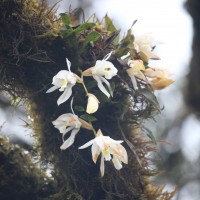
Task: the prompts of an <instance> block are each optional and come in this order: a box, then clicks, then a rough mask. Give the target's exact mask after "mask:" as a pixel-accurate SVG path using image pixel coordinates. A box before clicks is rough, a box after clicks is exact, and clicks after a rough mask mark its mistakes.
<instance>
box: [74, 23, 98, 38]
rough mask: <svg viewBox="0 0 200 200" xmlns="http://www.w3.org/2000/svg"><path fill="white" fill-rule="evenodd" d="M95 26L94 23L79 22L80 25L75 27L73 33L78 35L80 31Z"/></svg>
mask: <svg viewBox="0 0 200 200" xmlns="http://www.w3.org/2000/svg"><path fill="white" fill-rule="evenodd" d="M94 26H95V23H89V22H88V23H84V24H81V25H80V26H78V27H77V28H76V29H75V33H76V34H77V35H79V34H80V33H81V32H83V31H85V30H88V29H91V28H93V27H94Z"/></svg>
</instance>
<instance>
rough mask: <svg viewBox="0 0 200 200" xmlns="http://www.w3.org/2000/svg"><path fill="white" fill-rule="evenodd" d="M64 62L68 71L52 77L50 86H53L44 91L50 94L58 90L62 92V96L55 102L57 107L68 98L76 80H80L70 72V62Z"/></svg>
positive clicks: (62, 71)
mask: <svg viewBox="0 0 200 200" xmlns="http://www.w3.org/2000/svg"><path fill="white" fill-rule="evenodd" d="M66 62H67V66H68V70H61V71H59V72H58V73H57V74H56V75H55V76H54V77H53V81H52V84H53V85H54V86H52V87H51V88H50V89H48V90H47V91H46V93H50V92H53V91H54V90H56V89H58V88H59V91H60V92H63V94H62V95H61V96H60V97H59V98H58V100H57V104H58V105H60V104H61V103H64V102H65V101H67V100H68V99H69V98H70V96H71V95H72V87H73V86H74V85H75V84H76V82H77V80H78V81H79V80H80V78H79V77H78V76H77V75H76V74H74V73H72V72H71V70H70V67H71V62H70V61H69V60H68V59H66Z"/></svg>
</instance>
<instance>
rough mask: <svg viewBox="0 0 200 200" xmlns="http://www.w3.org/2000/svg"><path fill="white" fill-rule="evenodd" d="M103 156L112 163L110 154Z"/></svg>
mask: <svg viewBox="0 0 200 200" xmlns="http://www.w3.org/2000/svg"><path fill="white" fill-rule="evenodd" d="M102 154H103V152H102ZM103 155H104V157H105V160H106V161H110V160H111V155H110V153H106V154H103Z"/></svg>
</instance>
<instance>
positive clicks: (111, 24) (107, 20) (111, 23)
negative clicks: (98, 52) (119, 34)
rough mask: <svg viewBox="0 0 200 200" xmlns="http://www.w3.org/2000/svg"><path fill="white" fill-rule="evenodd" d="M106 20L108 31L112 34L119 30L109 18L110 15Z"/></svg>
mask: <svg viewBox="0 0 200 200" xmlns="http://www.w3.org/2000/svg"><path fill="white" fill-rule="evenodd" d="M104 19H105V27H106V29H107V31H110V32H111V33H113V32H116V31H117V29H116V27H115V26H114V24H113V22H112V20H111V19H110V17H108V15H106V16H105V18H104Z"/></svg>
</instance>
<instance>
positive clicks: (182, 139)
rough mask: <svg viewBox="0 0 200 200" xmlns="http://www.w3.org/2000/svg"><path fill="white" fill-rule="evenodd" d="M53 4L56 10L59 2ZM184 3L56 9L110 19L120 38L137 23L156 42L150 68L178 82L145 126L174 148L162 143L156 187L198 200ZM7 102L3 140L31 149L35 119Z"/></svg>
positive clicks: (90, 0)
mask: <svg viewBox="0 0 200 200" xmlns="http://www.w3.org/2000/svg"><path fill="white" fill-rule="evenodd" d="M49 2H50V3H51V4H52V5H53V4H54V3H56V2H57V1H56V0H49ZM184 3H185V1H184V0H162V1H161V0H123V1H122V0H101V1H98V0H71V1H69V0H63V1H61V2H60V3H59V4H58V5H57V8H58V13H61V12H68V11H69V9H71V10H73V9H75V8H77V7H82V8H83V10H84V15H85V19H86V20H87V19H88V17H90V16H91V15H92V14H93V13H95V14H96V15H97V17H98V18H99V19H102V18H103V17H104V16H105V14H106V13H107V14H108V15H109V17H110V18H111V19H113V21H114V24H115V25H116V27H118V28H119V29H121V36H122V37H123V35H124V34H125V32H126V31H127V30H128V29H129V28H130V27H131V25H132V23H133V21H134V20H138V21H137V23H136V24H135V25H134V27H133V32H134V33H135V34H137V35H139V34H151V35H152V36H153V37H154V38H155V42H156V44H157V46H156V49H155V52H156V54H157V55H159V57H160V58H161V60H160V61H151V62H150V66H160V67H163V68H167V69H168V70H169V71H171V72H172V73H173V74H174V75H173V79H174V80H175V83H174V84H172V85H171V86H170V87H169V88H167V89H164V90H162V91H160V92H157V96H158V97H159V102H160V104H161V106H164V107H165V109H164V111H163V112H162V114H161V115H160V116H158V117H157V123H155V122H154V121H148V122H147V125H148V127H149V128H150V129H151V130H152V132H153V133H154V136H155V137H156V138H157V140H158V141H162V140H165V141H167V142H169V143H170V145H169V144H163V143H162V142H158V146H159V154H158V156H157V157H156V158H155V159H156V160H157V161H156V163H158V168H159V169H160V170H161V171H162V173H161V175H160V176H159V177H158V178H157V179H156V180H155V182H156V183H159V184H160V183H167V189H168V190H172V189H173V187H174V186H178V193H177V195H176V196H175V197H174V200H199V199H200V167H199V166H200V159H199V158H200V122H199V120H198V118H197V117H196V115H195V114H193V112H192V110H191V109H190V108H189V107H188V106H187V104H186V103H185V100H184V99H185V96H186V95H187V92H186V89H187V82H188V79H187V74H188V73H189V70H190V68H189V63H190V59H191V55H192V52H191V47H192V38H193V27H192V19H191V18H190V15H189V14H188V13H187V11H186V9H185V7H184ZM8 99H9V97H8V96H6V94H2V95H1V96H0V112H1V118H0V129H1V134H3V135H7V136H8V137H9V138H10V140H11V141H13V142H14V143H19V144H20V145H22V146H23V147H25V148H27V149H29V148H31V145H32V142H33V141H32V138H31V135H32V134H33V133H32V131H31V130H30V129H28V128H27V125H28V123H30V121H31V119H30V117H29V116H26V115H25V109H24V107H23V105H19V106H18V108H17V109H16V108H15V107H14V106H13V105H11V103H10V102H9V101H8ZM7 133H9V134H7Z"/></svg>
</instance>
